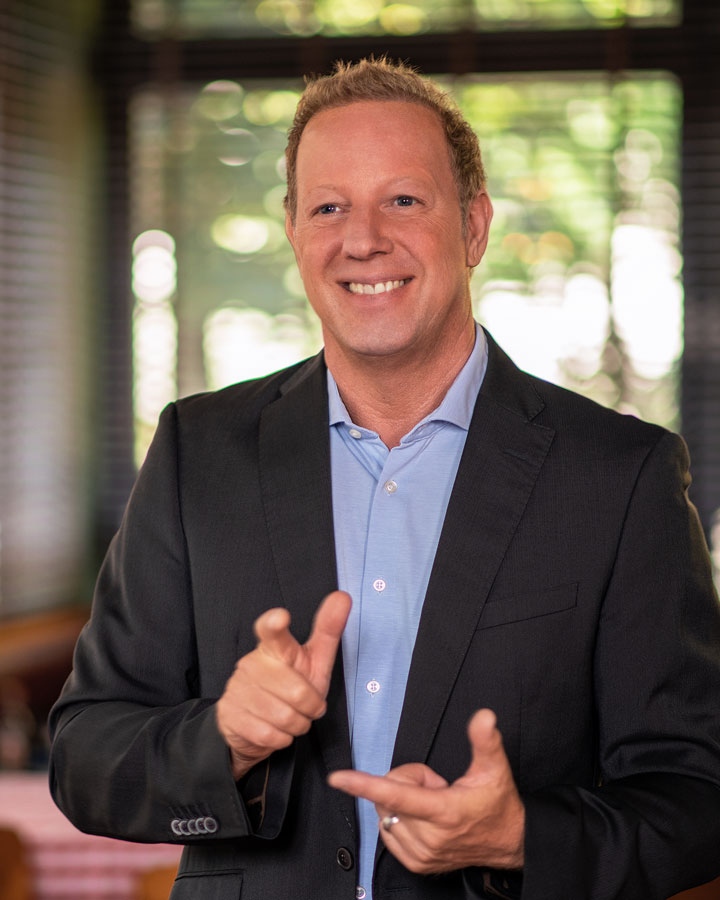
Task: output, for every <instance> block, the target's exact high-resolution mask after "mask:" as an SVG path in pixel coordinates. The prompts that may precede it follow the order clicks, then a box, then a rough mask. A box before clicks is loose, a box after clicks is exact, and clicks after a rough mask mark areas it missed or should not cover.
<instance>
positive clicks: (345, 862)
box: [335, 847, 353, 872]
mask: <svg viewBox="0 0 720 900" xmlns="http://www.w3.org/2000/svg"><path fill="white" fill-rule="evenodd" d="M335 859H336V860H337V864H338V865H339V866H340V868H341V869H345V871H346V872H349V871H350V869H352V867H353V858H352V853H351V852H350V851H349V850H348V848H347V847H338V851H337V853H336V854H335Z"/></svg>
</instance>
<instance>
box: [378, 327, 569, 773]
mask: <svg viewBox="0 0 720 900" xmlns="http://www.w3.org/2000/svg"><path fill="white" fill-rule="evenodd" d="M487 337H488V345H489V346H488V353H489V359H488V370H487V372H486V375H485V380H484V381H483V386H482V388H481V390H480V393H479V395H478V399H477V403H476V405H475V410H474V413H473V418H472V421H471V424H470V429H469V431H468V435H467V439H466V443H465V449H464V451H463V455H462V458H461V461H460V466H459V469H458V474H457V477H456V479H455V484H454V486H453V490H452V494H451V497H450V501H449V504H448V509H447V513H446V516H445V522H444V525H443V529H442V533H441V536H440V540H439V542H438V548H437V552H436V555H435V561H434V564H433V569H432V572H431V575H430V581H429V584H428V589H427V594H426V597H425V603H424V605H423V610H422V615H421V617H420V624H419V628H418V634H417V639H416V641H415V649H414V651H413V656H412V662H411V666H410V673H409V676H408V683H407V688H406V692H405V701H404V704H403V710H402V715H401V718H400V725H399V727H398V734H397V738H396V742H395V750H394V755H393V761H392V765H393V766H397V765H401V764H403V763H406V762H417V761H425V760H426V759H427V756H428V754H429V752H430V748H431V745H432V742H433V738H434V736H435V733H436V731H437V728H438V726H439V724H440V719H441V717H442V715H443V711H444V709H445V707H446V704H447V701H448V698H449V696H450V692H451V691H452V688H453V685H454V683H455V680H456V678H457V676H458V672H459V670H460V667H461V665H462V662H463V659H464V657H465V654H466V652H467V650H468V647H469V644H470V641H471V639H472V636H473V633H474V631H475V629H476V627H477V624H478V620H479V618H480V614H481V613H482V609H483V606H484V604H485V601H486V600H487V597H488V594H489V593H490V590H491V588H492V584H493V581H494V578H495V575H496V573H497V571H498V569H499V567H500V564H501V562H502V560H503V557H504V555H505V553H506V551H507V548H508V545H509V544H510V541H511V539H512V536H513V534H514V532H515V530H516V528H517V526H518V523H519V521H520V518H521V516H522V514H523V511H524V509H525V506H526V504H527V501H528V498H529V497H530V493H531V491H532V489H533V486H534V484H535V481H536V479H537V476H538V474H539V472H540V468H541V466H542V463H543V461H544V459H545V456H546V454H547V452H548V450H549V448H550V444H551V442H552V440H553V437H554V431H553V430H552V429H550V428H547V427H545V426H542V425H538V424H534V423H533V421H532V420H533V418H534V417H535V416H536V415H537V414H538V413H539V412H540V410H541V409H542V408H543V401H542V400H541V398H540V397H539V395H538V394H537V393H536V392H535V390H534V388H533V386H532V383H531V382H530V380H529V379H528V377H527V376H526V375H525V374H524V373H522V372H520V370H519V369H517V368H516V367H515V366H514V364H513V363H512V362H511V361H510V359H509V358H508V357H507V356H506V355H505V354H504V353H503V351H502V350H501V349H500V348H499V347H498V346H497V344H495V342H494V341H493V340H492V338H491V337H490V336H489V335H488V336H487ZM438 661H441V664H440V665H438Z"/></svg>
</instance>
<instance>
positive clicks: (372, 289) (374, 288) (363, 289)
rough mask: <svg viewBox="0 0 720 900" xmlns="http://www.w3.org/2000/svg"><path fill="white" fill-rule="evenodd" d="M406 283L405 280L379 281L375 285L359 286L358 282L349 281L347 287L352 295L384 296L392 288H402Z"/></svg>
mask: <svg viewBox="0 0 720 900" xmlns="http://www.w3.org/2000/svg"><path fill="white" fill-rule="evenodd" d="M406 283H407V279H406V278H405V279H403V280H402V281H379V282H378V283H377V284H361V283H360V282H358V281H351V282H350V283H349V284H348V287H349V288H350V291H351V292H352V293H353V294H384V293H385V291H392V290H393V288H399V287H402V285H404V284H406Z"/></svg>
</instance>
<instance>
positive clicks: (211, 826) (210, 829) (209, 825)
mask: <svg viewBox="0 0 720 900" xmlns="http://www.w3.org/2000/svg"><path fill="white" fill-rule="evenodd" d="M217 830H218V823H217V819H214V818H213V817H212V816H205V833H206V834H215V832H216V831H217Z"/></svg>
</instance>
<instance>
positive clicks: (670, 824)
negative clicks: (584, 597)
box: [522, 433, 720, 900]
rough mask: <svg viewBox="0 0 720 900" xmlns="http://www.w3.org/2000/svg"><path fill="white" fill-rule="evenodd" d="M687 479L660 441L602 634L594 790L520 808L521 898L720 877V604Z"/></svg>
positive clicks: (600, 893)
mask: <svg viewBox="0 0 720 900" xmlns="http://www.w3.org/2000/svg"><path fill="white" fill-rule="evenodd" d="M689 483H690V477H689V474H688V456H687V450H686V448H685V444H684V442H683V441H682V440H681V439H680V438H678V437H677V436H676V435H672V434H667V433H665V434H664V435H663V436H662V437H661V438H660V440H659V441H658V443H657V444H656V445H655V446H654V448H653V449H652V451H651V452H650V453H649V454H648V456H647V458H646V460H645V463H644V465H643V467H642V469H641V471H640V473H639V476H638V478H637V481H636V483H635V487H634V490H633V492H632V496H631V497H630V500H629V503H628V506H627V512H626V518H625V522H624V524H623V529H622V537H621V540H620V543H619V546H618V548H617V555H616V559H615V564H614V567H613V571H612V577H611V579H610V581H609V583H608V586H607V591H606V594H605V597H604V601H603V606H602V611H601V616H600V621H599V625H598V632H597V641H596V649H595V659H594V684H595V703H596V719H597V730H598V759H597V768H598V787H597V788H596V789H592V790H585V789H582V788H579V787H576V786H572V785H559V786H556V787H549V788H547V789H543V790H539V791H537V792H535V793H533V794H531V795H529V796H525V797H524V798H523V799H524V801H525V804H526V811H527V826H526V851H525V852H526V864H525V870H524V876H523V889H522V897H523V898H532V900H551V898H552V900H560V898H569V897H572V898H575V900H581V898H587V900H620V898H635V897H638V898H639V897H642V898H644V900H654V898H657V900H662V898H666V897H668V896H670V895H671V894H674V893H676V892H677V891H680V890H683V889H686V888H689V887H692V886H694V885H696V884H701V883H704V882H706V881H710V880H711V879H713V878H715V877H716V876H717V875H719V874H720V850H719V848H720V608H719V607H718V600H717V595H716V593H715V591H714V588H713V584H712V576H711V572H710V561H709V554H708V551H707V546H706V544H705V539H704V536H703V533H702V530H701V527H700V524H699V521H698V518H697V515H696V512H695V509H694V507H693V506H692V504H691V503H690V502H689V500H688V498H687V489H688V487H689ZM609 487H611V486H609Z"/></svg>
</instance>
